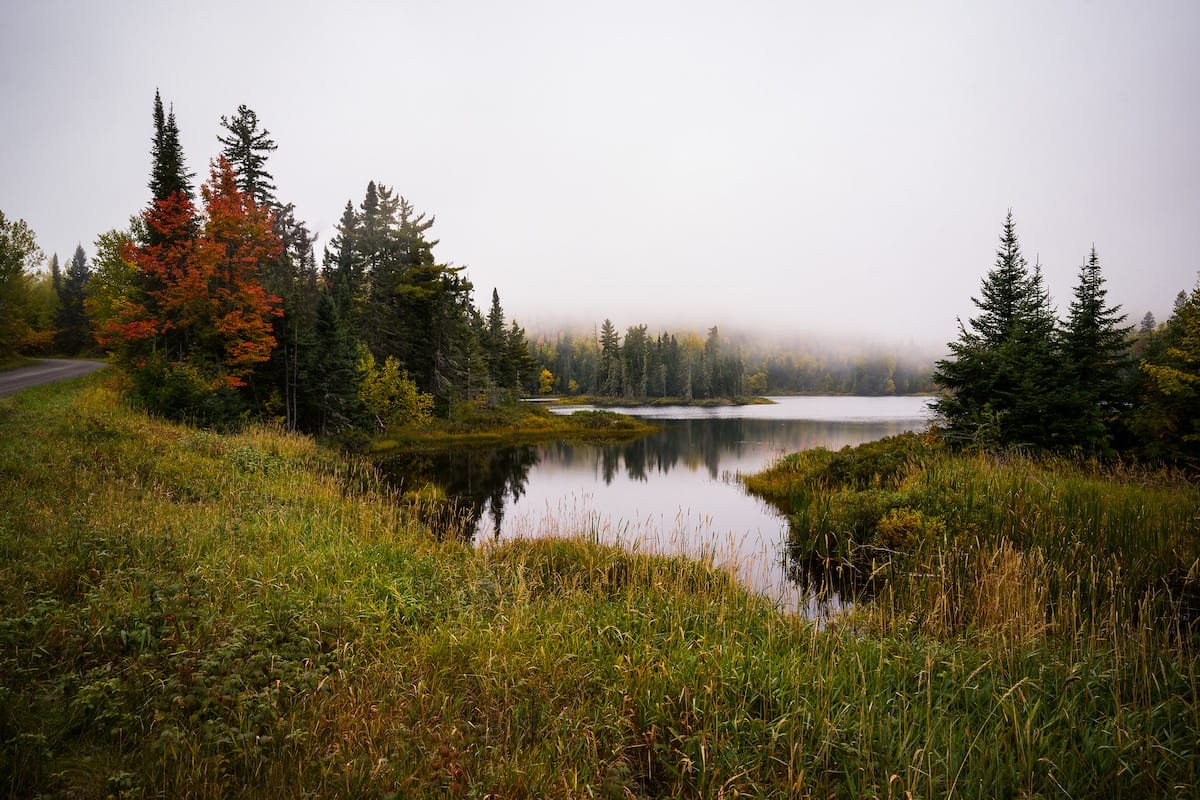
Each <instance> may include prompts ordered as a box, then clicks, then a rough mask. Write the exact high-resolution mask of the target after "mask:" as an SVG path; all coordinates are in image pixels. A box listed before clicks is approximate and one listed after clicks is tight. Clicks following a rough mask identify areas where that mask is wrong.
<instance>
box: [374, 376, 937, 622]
mask: <svg viewBox="0 0 1200 800" xmlns="http://www.w3.org/2000/svg"><path fill="white" fill-rule="evenodd" d="M798 400H803V401H811V400H812V398H798ZM843 400H845V398H843ZM850 400H853V401H854V403H855V404H856V405H854V406H853V407H854V408H855V409H860V410H861V409H866V411H864V412H863V413H860V414H858V415H856V416H855V418H852V419H840V420H839V419H795V418H787V414H788V412H789V410H790V412H791V413H792V414H793V415H798V414H800V413H802V412H803V411H804V409H800V411H797V410H796V407H792V408H791V409H789V408H787V407H786V404H781V405H783V406H785V407H784V408H782V409H781V408H780V407H778V406H774V407H772V406H762V407H750V408H749V409H743V410H741V413H743V414H745V416H740V417H739V416H734V415H733V413H731V412H730V411H729V410H727V409H722V410H716V411H715V413H703V412H702V413H697V410H696V409H682V410H681V411H683V412H686V413H685V414H684V415H685V416H689V417H690V418H687V419H669V418H667V419H664V418H663V417H662V416H661V415H662V414H663V413H664V410H663V409H654V410H653V413H652V414H647V415H653V416H656V417H657V418H656V424H658V425H659V426H660V429H659V430H658V431H657V432H656V433H654V434H652V435H650V436H647V437H644V438H642V439H639V440H637V441H634V442H629V443H624V444H618V445H583V444H569V443H565V442H552V443H547V444H543V445H538V446H523V447H503V448H461V447H460V448H455V449H453V450H450V451H442V452H436V453H420V454H412V453H410V454H404V455H398V456H395V457H393V458H389V459H388V460H387V461H385V462H383V463H382V465H381V466H382V467H383V469H384V470H385V472H386V473H387V474H388V475H390V476H391V478H392V480H393V481H395V482H396V483H397V484H399V485H400V486H401V487H403V488H410V489H414V490H415V489H418V488H420V487H421V486H422V485H425V484H428V483H432V484H435V485H437V486H440V487H442V488H443V489H444V490H445V492H446V494H447V495H448V496H449V497H450V498H453V499H454V501H455V505H456V511H455V513H454V514H453V515H447V517H446V518H444V519H437V518H434V519H431V520H430V523H431V524H432V525H434V526H435V527H437V528H439V529H440V530H441V531H443V532H445V531H450V530H454V531H459V532H463V533H465V535H467V536H470V537H473V538H476V539H492V538H498V539H504V538H514V537H531V536H551V535H570V534H584V535H587V536H590V537H592V538H594V539H596V540H598V541H604V542H610V543H616V544H620V545H622V546H625V547H630V548H636V549H639V550H641V551H643V552H666V553H684V554H688V555H692V556H700V557H709V558H712V559H713V560H714V561H715V562H717V563H719V564H723V565H726V566H728V567H730V568H731V569H733V570H734V571H735V572H736V573H737V575H738V576H739V578H740V579H741V580H742V581H743V582H744V583H745V584H746V585H747V586H749V587H751V588H753V589H755V590H756V591H759V592H761V593H762V594H764V595H766V596H768V597H770V598H772V599H774V600H775V601H776V602H778V603H779V604H780V605H782V606H784V607H787V608H790V609H794V610H798V611H800V612H801V613H805V614H807V615H810V616H818V617H819V616H824V615H827V614H829V613H832V612H834V611H836V610H838V609H839V608H840V607H842V604H843V601H842V598H843V597H848V596H854V593H855V592H856V591H858V590H859V589H861V587H859V586H856V585H855V576H853V575H852V574H848V573H846V572H843V571H841V570H839V569H835V568H829V567H828V565H825V564H822V563H815V562H813V561H811V560H810V561H803V560H801V559H798V558H797V557H796V556H795V554H794V553H790V552H789V551H790V548H789V547H788V546H787V539H788V537H787V520H786V519H785V518H784V517H783V516H782V515H781V514H780V513H779V512H778V511H777V510H776V509H774V508H771V507H770V506H768V505H767V504H765V503H763V502H762V501H761V500H759V499H758V498H756V497H753V496H751V495H749V494H747V493H746V492H745V491H744V490H743V488H742V485H741V483H740V482H739V481H738V480H737V478H736V476H737V475H738V474H739V473H750V472H755V471H757V470H760V469H762V468H763V467H765V466H766V465H768V464H769V463H770V462H771V461H773V460H775V459H776V458H778V457H779V456H781V455H784V454H786V453H790V452H793V451H796V450H802V449H809V448H813V447H829V448H832V449H837V448H840V447H842V446H844V445H848V444H860V443H862V442H866V441H871V440H874V439H878V438H880V437H883V436H888V435H893V434H898V433H902V432H904V431H908V430H914V429H919V428H920V427H922V426H923V425H924V419H923V418H922V413H921V412H922V409H923V404H924V401H923V399H919V398H917V399H914V398H901V400H905V401H908V402H907V404H906V405H896V404H895V403H894V401H895V400H896V398H866V399H865V400H868V401H869V400H890V401H893V403H892V405H891V407H890V408H891V412H890V413H891V416H889V415H888V414H886V413H885V414H880V413H878V409H879V405H875V406H872V405H871V404H870V403H867V404H866V405H863V400H864V398H850ZM706 411H711V410H706Z"/></svg>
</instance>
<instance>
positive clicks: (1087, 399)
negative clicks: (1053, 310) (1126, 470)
mask: <svg viewBox="0 0 1200 800" xmlns="http://www.w3.org/2000/svg"><path fill="white" fill-rule="evenodd" d="M1107 294H1108V290H1107V289H1105V288H1104V275H1103V273H1102V271H1101V269H1100V258H1099V256H1098V255H1097V254H1096V248H1095V247H1093V248H1092V251H1091V254H1090V255H1089V256H1088V260H1087V262H1086V263H1085V264H1084V265H1083V266H1082V267H1081V268H1080V270H1079V281H1078V283H1077V284H1076V286H1075V299H1074V300H1073V301H1072V302H1071V308H1070V313H1069V316H1068V319H1067V324H1066V326H1065V327H1064V328H1063V331H1062V334H1061V336H1062V344H1063V358H1064V367H1065V375H1064V379H1065V380H1064V382H1065V387H1064V394H1065V395H1066V396H1067V398H1068V412H1069V413H1068V417H1067V419H1068V420H1069V422H1070V426H1071V439H1072V443H1073V444H1074V445H1076V446H1078V447H1080V448H1082V449H1084V450H1086V451H1088V452H1102V451H1105V450H1108V449H1110V447H1111V444H1112V442H1113V434H1114V429H1115V425H1116V422H1117V418H1118V416H1119V415H1120V414H1122V413H1123V412H1124V411H1125V410H1126V408H1127V406H1128V400H1127V396H1126V386H1127V383H1128V381H1127V378H1128V375H1127V373H1128V370H1129V362H1128V351H1129V344H1128V342H1129V334H1130V332H1131V331H1132V328H1131V327H1122V326H1121V323H1122V322H1124V321H1125V315H1124V314H1121V313H1120V310H1121V309H1120V306H1109V305H1107V302H1106V300H1105V297H1106V295H1107Z"/></svg>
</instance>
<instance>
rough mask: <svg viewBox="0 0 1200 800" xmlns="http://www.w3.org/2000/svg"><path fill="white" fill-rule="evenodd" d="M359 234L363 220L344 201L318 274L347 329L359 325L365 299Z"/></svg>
mask: <svg viewBox="0 0 1200 800" xmlns="http://www.w3.org/2000/svg"><path fill="white" fill-rule="evenodd" d="M361 235H362V223H361V221H360V219H359V217H358V214H357V213H356V212H355V210H354V204H353V203H351V202H350V201H349V200H347V201H346V208H345V209H344V210H343V211H342V217H341V219H340V220H339V221H338V224H337V234H336V235H334V237H333V238H332V239H330V240H329V246H328V247H326V248H325V256H324V259H323V262H322V268H321V276H322V278H323V280H324V283H325V288H326V290H327V291H328V292H329V293H330V294H331V295H332V296H333V299H334V301H335V302H336V303H337V307H338V315H339V317H340V318H341V319H342V321H343V322H344V323H345V324H346V325H347V326H348V327H349V328H350V329H355V328H357V327H358V325H357V322H358V319H359V317H360V314H361V307H362V306H363V305H364V304H365V302H366V267H365V264H364V262H363V259H362V257H361V255H360V248H359V239H360V238H361Z"/></svg>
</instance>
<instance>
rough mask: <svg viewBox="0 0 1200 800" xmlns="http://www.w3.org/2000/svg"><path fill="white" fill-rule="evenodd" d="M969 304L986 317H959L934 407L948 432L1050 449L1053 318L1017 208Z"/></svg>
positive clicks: (941, 365)
mask: <svg viewBox="0 0 1200 800" xmlns="http://www.w3.org/2000/svg"><path fill="white" fill-rule="evenodd" d="M971 302H972V303H973V304H974V305H975V306H976V308H978V309H979V311H980V314H979V315H978V316H977V317H972V318H971V319H970V320H969V322H968V324H967V325H964V324H963V323H962V321H961V320H959V336H958V339H957V340H956V341H953V342H950V343H949V344H948V347H949V348H950V354H951V355H950V357H949V358H945V359H942V360H940V361H938V362H937V364H936V368H935V371H934V375H933V380H934V382H935V383H937V385H938V386H940V387H941V388H942V390H943V391H944V393H945V394H944V395H943V396H942V397H941V398H939V399H938V400H937V401H936V402H935V403H934V404H933V407H934V410H935V411H936V413H937V414H938V417H939V418H940V423H941V425H942V426H943V433H944V435H945V436H946V437H947V438H948V439H950V440H952V441H957V442H958V443H960V444H967V443H974V444H979V445H983V446H996V445H1005V446H1011V445H1034V446H1047V445H1050V444H1052V443H1053V441H1054V438H1055V431H1054V428H1053V425H1052V424H1050V423H1051V422H1052V418H1056V417H1057V414H1056V413H1055V411H1054V409H1053V405H1054V389H1055V387H1054V385H1053V373H1054V370H1055V363H1056V353H1055V348H1054V342H1053V332H1054V316H1053V311H1052V309H1051V308H1050V302H1049V295H1048V293H1047V292H1046V289H1045V284H1044V281H1043V279H1042V276H1041V271H1040V269H1036V270H1035V271H1034V272H1033V273H1031V272H1030V270H1029V267H1028V264H1027V262H1026V261H1025V257H1024V256H1023V255H1022V254H1021V246H1020V243H1019V241H1018V239H1017V233H1016V224H1015V223H1014V221H1013V215H1012V211H1011V210H1010V211H1009V212H1008V215H1007V217H1006V218H1005V220H1004V228H1003V230H1002V232H1001V234H1000V246H999V248H998V249H997V251H996V261H995V266H994V267H993V268H992V269H991V270H990V271H989V272H988V273H987V276H986V277H985V278H984V279H983V283H982V286H981V288H980V296H979V297H978V298H976V297H972V298H971Z"/></svg>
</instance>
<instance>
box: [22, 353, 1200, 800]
mask: <svg viewBox="0 0 1200 800" xmlns="http://www.w3.org/2000/svg"><path fill="white" fill-rule="evenodd" d="M105 381H106V378H105V377H103V376H94V377H92V378H88V379H85V380H83V381H78V382H73V383H72V384H70V385H65V386H58V387H47V388H42V389H37V390H32V391H28V392H24V393H21V394H19V395H17V396H15V397H11V398H5V399H0V588H2V589H3V591H0V700H2V701H3V702H0V743H2V744H0V786H2V787H3V789H2V790H0V791H5V792H7V793H8V794H10V795H11V796H20V797H27V796H37V795H39V794H42V795H48V796H71V797H81V798H90V797H109V796H115V797H279V796H296V797H298V796H309V797H319V796H330V797H335V796H336V797H346V796H354V797H426V796H427V797H447V796H449V797H479V798H482V797H613V798H620V797H734V796H765V797H795V796H841V797H864V796H880V797H897V798H900V797H907V796H921V797H944V796H967V797H995V796H1036V795H1045V796H1050V795H1055V796H1057V795H1061V794H1064V793H1069V794H1070V796H1072V797H1076V798H1078V797H1089V796H1092V797H1111V796H1121V795H1124V796H1152V795H1153V796H1164V795H1166V796H1169V795H1187V794H1190V793H1191V791H1192V788H1191V787H1193V786H1195V785H1196V783H1197V781H1198V780H1200V775H1198V774H1197V768H1198V766H1200V756H1198V755H1197V752H1196V747H1195V743H1196V741H1197V737H1198V735H1200V713H1198V711H1197V705H1196V696H1197V695H1196V689H1197V683H1198V680H1197V674H1196V662H1195V660H1194V657H1193V655H1192V652H1191V650H1190V649H1188V646H1187V643H1186V642H1185V641H1183V640H1182V639H1181V638H1180V637H1171V636H1168V635H1166V634H1164V633H1161V632H1160V631H1158V630H1157V629H1156V628H1155V627H1153V626H1148V625H1145V624H1142V623H1141V622H1139V621H1137V620H1135V619H1127V618H1124V617H1119V616H1116V617H1108V616H1105V615H1104V614H1102V613H1100V614H1096V615H1093V614H1092V609H1091V608H1090V607H1087V606H1079V605H1077V606H1076V607H1075V613H1077V614H1078V615H1079V616H1080V617H1083V616H1088V615H1091V616H1098V617H1102V618H1103V622H1102V623H1095V624H1092V623H1088V624H1087V625H1082V624H1081V625H1079V626H1077V627H1076V629H1075V630H1076V631H1078V633H1076V632H1072V631H1070V630H1066V629H1058V630H1054V631H1050V630H1048V629H1046V628H1045V626H1041V627H1039V628H1038V629H1037V630H1032V631H1021V632H1019V633H1020V635H1017V633H1011V634H1010V633H1009V632H1007V629H1006V628H1005V620H1006V619H1007V616H1006V614H1005V613H1004V612H1003V609H1000V610H998V611H997V614H998V617H997V622H996V623H995V624H991V625H988V624H987V623H986V622H985V621H980V622H978V623H977V624H976V625H975V627H973V628H970V629H969V630H967V629H961V627H959V628H953V629H951V628H949V627H947V628H946V629H943V630H933V626H930V625H906V624H900V623H901V622H902V620H900V619H899V616H898V615H897V616H894V617H890V618H889V620H890V623H889V624H887V625H883V624H879V623H878V620H877V617H876V616H872V614H876V615H877V614H878V612H877V611H875V612H872V611H870V610H869V609H868V610H867V611H866V612H864V613H863V614H861V615H860V616H858V617H851V618H850V619H848V620H845V621H843V622H840V623H838V624H836V625H834V626H831V627H828V628H826V629H823V630H822V629H820V628H818V627H817V626H815V625H813V624H811V623H808V622H805V621H803V620H798V619H792V618H788V617H785V616H782V615H780V614H778V613H776V612H775V611H774V610H773V609H771V608H769V607H767V606H766V604H765V603H764V602H762V601H761V600H759V599H758V598H755V597H752V596H750V595H748V594H746V593H745V592H743V591H742V590H741V589H740V588H739V587H737V586H736V585H734V583H733V582H732V581H731V580H730V579H729V578H728V577H727V576H726V575H725V574H724V573H722V572H720V571H717V570H715V569H713V568H711V567H710V566H708V565H706V564H703V563H696V562H690V561H685V560H681V559H665V558H654V557H649V556H645V555H640V554H631V553H626V552H622V551H620V550H617V549H614V548H610V547H603V546H598V545H595V544H592V543H589V542H588V541H586V539H584V538H580V537H578V536H577V537H575V538H565V539H559V540H545V541H536V542H514V543H509V544H505V545H501V546H496V547H483V548H473V547H471V546H468V545H464V544H459V543H447V542H438V541H437V540H436V539H435V538H434V537H433V536H431V535H429V534H428V533H427V532H426V531H425V529H424V526H423V523H422V521H421V513H420V508H414V507H412V506H410V505H406V504H405V503H403V502H402V501H401V500H400V498H397V497H395V496H393V495H392V494H390V493H389V492H388V491H387V489H386V488H385V487H384V486H383V485H381V483H380V481H379V480H378V478H377V476H376V475H375V473H374V472H373V470H372V469H371V467H370V466H369V465H367V464H365V463H359V462H347V461H343V460H339V459H338V458H337V457H335V456H333V455H331V454H329V453H327V452H324V451H322V450H320V449H318V448H317V447H316V446H315V445H314V444H313V443H312V442H311V441H310V440H308V439H304V438H301V437H296V436H290V435H286V434H282V433H279V432H275V431H269V430H252V431H249V432H246V433H242V434H238V435H230V436H219V435H215V434H212V433H207V432H204V431H198V430H193V429H188V428H186V427H182V426H178V425H172V424H166V423H162V422H159V421H155V420H152V419H149V418H147V417H145V416H144V415H142V414H140V413H137V412H134V411H132V410H130V409H128V408H127V407H126V406H125V405H124V403H123V402H122V401H121V399H120V398H119V397H118V396H117V395H116V394H115V393H114V392H113V391H112V390H111V389H110V388H108V386H107V385H106V383H105ZM950 479H951V478H950V477H948V478H947V480H950ZM946 524H947V526H949V524H950V523H949V522H947V523H946ZM563 533H564V535H567V534H571V533H572V532H571V531H564V532H563ZM1015 547H1016V546H1015V545H1014V548H1015ZM997 552H999V551H997ZM1013 552H1014V553H1016V552H1020V553H1023V554H1024V555H1022V556H1021V558H1020V559H1018V561H1019V564H1018V566H1017V567H1015V568H1013V569H1011V570H1010V573H1012V574H1024V573H1022V572H1021V570H1032V571H1033V574H1036V570H1037V569H1039V568H1040V567H1039V566H1038V565H1039V563H1041V562H1039V561H1037V559H1036V558H1035V557H1034V556H1032V555H1028V552H1029V551H1026V550H1018V549H1014V550H1013ZM1012 558H1016V556H1013V557H1012ZM1014 570H1015V572H1014ZM1006 574H1009V573H1006ZM1021 585H1024V584H1023V583H1022V584H1021ZM1062 597H1063V598H1065V597H1066V595H1063V596H1062ZM1062 602H1065V599H1064V600H1062ZM1075 602H1079V603H1082V602H1083V601H1082V599H1078V600H1076V601H1075ZM1097 602H1098V601H1097ZM881 607H886V606H885V605H883V604H879V605H878V606H877V607H876V608H881ZM896 608H897V609H899V608H900V606H899V605H897V606H896ZM1021 608H1023V606H1022V607H1021ZM1083 632H1087V635H1086V636H1084V635H1083Z"/></svg>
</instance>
